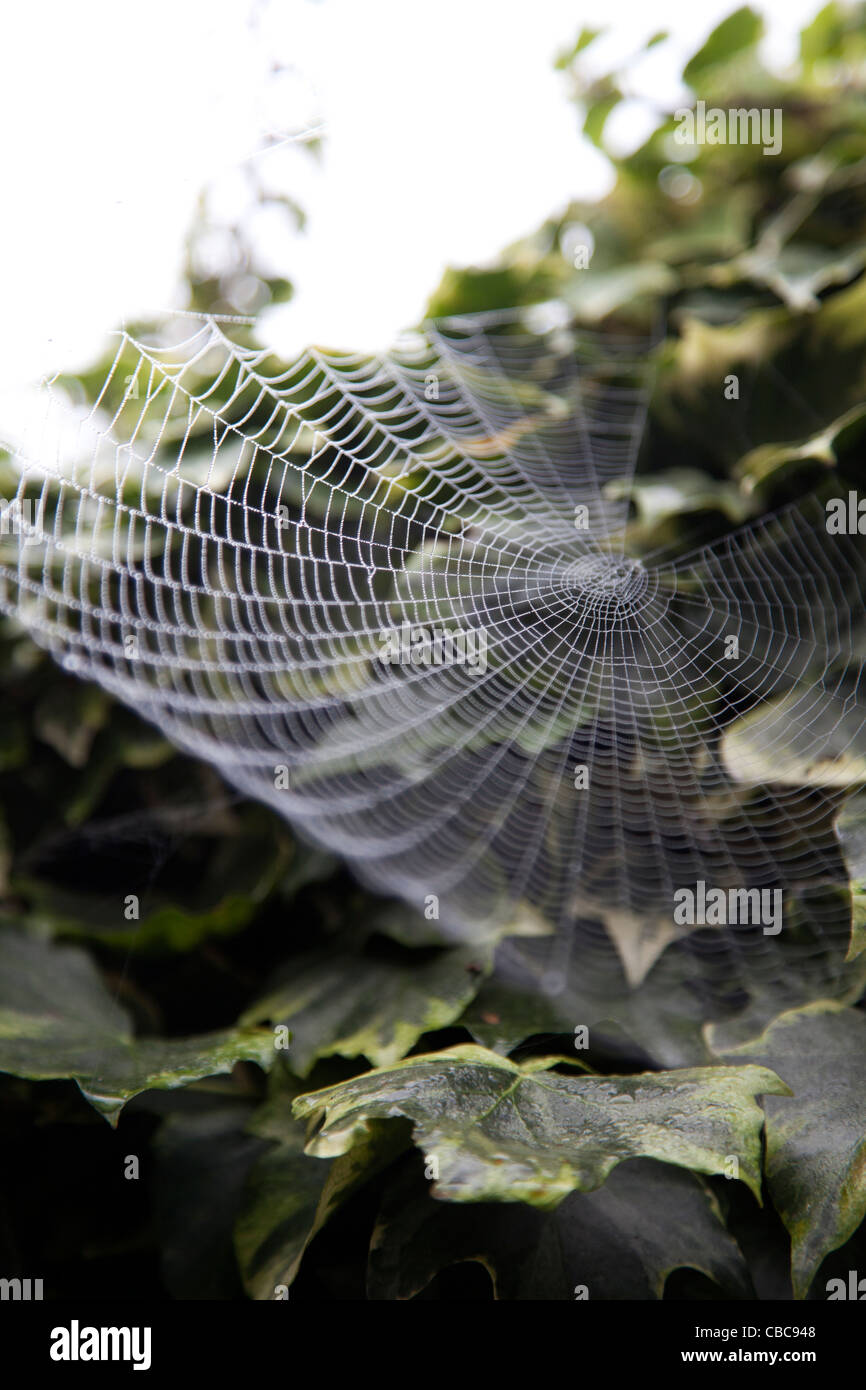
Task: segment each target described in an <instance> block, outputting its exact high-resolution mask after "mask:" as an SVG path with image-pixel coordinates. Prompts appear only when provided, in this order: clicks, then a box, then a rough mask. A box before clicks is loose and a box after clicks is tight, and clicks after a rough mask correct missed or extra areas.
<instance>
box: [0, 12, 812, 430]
mask: <svg viewBox="0 0 866 1390" xmlns="http://www.w3.org/2000/svg"><path fill="white" fill-rule="evenodd" d="M734 7H735V3H734V0H704V3H702V4H695V3H694V0H656V2H655V3H654V4H653V5H651V6H648V5H646V4H645V3H640V0H593V2H592V3H581V0H576V2H575V0H533V3H532V4H531V5H526V4H510V3H508V2H507V0H437V3H436V4H435V5H430V4H428V3H426V2H425V3H422V2H421V0H318V2H317V0H270V2H269V0H147V4H144V5H141V4H137V5H133V4H131V3H127V2H125V0H75V3H69V0H28V2H27V3H26V4H24V3H20V4H17V5H15V6H14V7H10V9H9V10H8V11H7V13H6V15H5V16H4V26H3V28H4V35H3V39H4V41H3V45H2V51H0V132H2V134H0V141H2V148H3V161H2V167H3V190H4V201H5V207H4V217H3V231H2V237H3V256H2V259H0V267H2V269H0V276H2V286H0V290H2V298H0V302H2V305H3V325H2V330H0V383H2V387H0V389H2V394H3V395H4V396H6V397H7V399H8V393H9V391H10V389H12V388H14V387H16V386H17V385H18V384H19V383H22V384H23V383H24V382H26V381H28V380H32V379H34V378H38V377H39V376H41V375H43V374H49V375H50V374H52V373H54V372H55V371H58V370H62V369H64V368H75V367H80V366H83V365H86V363H87V362H88V360H90V359H91V358H92V357H93V355H94V354H95V353H96V352H97V351H99V349H100V347H101V346H102V345H103V344H104V338H105V334H106V333H107V332H108V331H109V330H111V329H112V328H115V327H116V326H117V325H118V324H119V323H121V322H122V321H123V320H124V319H126V318H135V317H136V316H143V315H148V314H152V313H154V312H156V311H158V310H162V309H168V308H171V307H174V306H177V305H178V304H179V303H180V302H181V299H180V293H179V282H180V267H181V261H182V256H183V251H184V240H185V237H186V234H187V231H188V229H189V226H190V223H191V221H192V219H193V216H194V214H195V209H196V204H197V200H198V198H199V196H200V195H201V194H202V192H203V191H207V192H208V198H209V202H208V208H209V214H210V217H211V220H212V221H214V223H215V224H216V225H217V226H218V225H219V222H220V220H221V219H222V220H224V221H230V220H231V219H232V217H233V216H234V215H236V214H237V212H238V211H239V210H240V209H241V208H242V207H243V202H244V197H245V188H246V183H245V175H244V170H245V168H246V167H247V166H248V163H249V161H252V162H253V164H254V167H255V170H256V174H257V177H259V178H260V179H261V180H263V181H264V182H265V183H266V184H267V185H268V186H270V187H273V188H276V189H284V190H285V191H286V192H288V193H291V194H292V195H293V196H296V197H297V199H298V201H299V202H300V203H301V204H302V205H303V207H304V208H305V209H306V211H307V213H308V217H309V221H308V226H307V230H306V232H305V233H304V234H303V235H297V234H291V235H289V234H287V233H286V231H285V230H284V228H283V227H282V226H281V225H278V223H277V222H276V221H275V220H274V219H273V218H271V219H270V220H269V219H267V218H263V219H262V221H261V225H260V226H258V227H257V228H256V229H255V236H256V238H257V244H260V245H261V246H262V248H263V252H264V254H266V255H267V257H268V260H269V262H270V263H271V266H272V269H273V270H274V271H279V272H280V273H282V274H284V275H285V276H286V277H287V278H289V279H291V280H292V281H294V282H295V284H296V286H297V295H296V297H295V299H294V300H293V301H292V302H291V304H289V305H287V306H285V308H282V309H280V310H279V311H278V312H275V313H273V314H272V315H271V316H270V319H269V321H268V323H267V327H266V331H267V333H268V334H269V335H270V336H271V338H272V340H273V341H274V343H275V345H276V346H278V347H280V348H281V349H282V350H284V351H288V350H291V349H293V348H299V347H301V346H302V345H303V344H304V343H305V342H319V343H325V344H328V345H330V346H346V347H380V346H383V345H385V343H386V342H388V341H389V340H390V339H392V338H393V337H394V335H395V334H396V333H397V332H398V330H399V329H400V328H401V327H403V326H405V325H406V324H409V323H411V322H413V321H414V320H416V319H417V318H418V317H419V315H420V313H421V311H422V309H423V307H424V304H425V301H426V299H427V298H428V296H429V294H430V292H431V291H432V289H433V288H434V287H435V286H436V284H437V282H438V280H439V278H440V276H441V274H442V271H443V269H444V268H445V267H446V266H447V265H448V264H467V263H483V262H485V261H488V260H490V259H491V258H493V257H494V256H495V254H496V252H497V251H498V250H499V249H500V248H501V247H502V246H503V245H505V244H507V243H508V242H509V241H512V240H514V239H515V238H516V237H518V236H520V235H522V234H524V233H527V232H529V231H531V230H532V229H533V228H535V227H536V226H537V225H538V224H539V223H540V222H541V221H542V219H543V218H544V217H545V216H547V215H548V214H549V213H550V212H552V211H553V210H555V209H556V208H558V207H560V206H562V205H563V204H564V203H565V202H567V200H568V199H570V198H572V197H575V196H578V197H591V196H598V195H600V194H602V193H603V192H604V191H605V190H606V188H607V187H608V184H609V178H610V175H609V170H608V167H607V164H606V161H605V160H604V159H603V157H602V156H601V155H599V154H598V153H597V152H596V151H595V150H594V149H593V148H592V147H591V146H590V145H589V144H588V143H587V142H586V141H585V140H584V139H583V138H582V137H581V136H580V134H579V131H578V122H577V117H576V113H575V110H574V107H573V106H572V105H571V103H570V101H569V100H568V82H567V79H566V78H565V77H564V75H562V74H560V73H557V72H555V71H554V68H553V58H554V56H555V54H556V53H557V52H558V51H559V50H560V49H561V48H563V47H564V46H566V45H567V44H569V43H570V42H572V41H573V40H574V38H575V37H576V35H577V33H578V31H579V30H580V29H581V28H582V27H583V26H584V25H586V26H591V27H595V28H599V27H605V28H606V29H607V30H608V31H609V32H608V33H607V35H606V36H605V38H604V39H602V40H599V41H598V44H599V46H598V50H597V54H596V51H595V49H593V51H592V52H593V61H594V62H596V63H597V64H598V66H599V68H600V69H601V70H603V68H604V60H605V58H606V57H608V56H611V55H614V56H616V57H618V58H622V57H625V56H627V55H628V54H629V53H632V52H635V51H636V50H637V49H638V48H639V47H640V45H641V43H642V41H643V40H644V39H645V38H646V37H648V36H649V35H650V34H652V33H654V32H656V31H657V30H659V29H662V28H667V29H670V30H671V31H672V34H673V37H672V41H671V42H670V43H668V44H665V45H662V46H660V47H659V48H657V49H654V50H652V51H651V53H650V54H649V55H647V57H646V59H645V60H644V62H643V64H642V67H641V69H640V70H639V71H638V72H636V73H635V76H634V84H635V89H636V93H637V95H638V96H644V97H646V98H648V99H650V100H651V101H652V100H654V101H656V102H657V103H659V105H668V106H669V105H670V104H672V103H675V102H676V100H677V98H678V97H679V96H680V95H681V93H680V89H679V88H678V85H677V73H678V71H679V69H680V68H681V66H682V62H683V60H684V58H685V57H686V56H688V54H689V53H690V52H692V51H693V50H694V48H695V46H696V44H697V43H698V42H699V41H700V40H701V39H702V38H704V37H705V36H706V34H707V33H709V31H710V30H711V29H712V28H713V27H714V26H715V24H716V23H717V22H718V21H719V19H721V18H723V17H724V16H725V15H726V14H728V13H729V12H730V11H731V10H732V9H733V8H734ZM818 7H819V5H818V0H768V3H765V4H760V3H759V4H757V5H756V8H758V9H759V10H761V11H762V12H763V13H764V15H765V17H766V19H767V22H768V29H769V39H768V46H769V50H770V56H771V57H772V58H773V60H774V61H776V62H779V63H784V62H785V61H786V60H788V59H790V57H791V56H792V55H793V52H794V45H795V38H796V33H797V30H798V28H799V27H800V25H802V23H803V22H804V21H805V20H806V19H808V18H809V17H810V16H811V15H812V14H814V13H815V11H816V10H817V8H818ZM602 45H603V46H602ZM643 119H644V117H643V116H642V112H641V108H640V105H639V104H635V105H633V106H630V107H629V108H627V109H626V110H624V111H623V112H622V114H621V115H618V116H617V118H616V121H617V123H618V126H619V137H620V138H621V139H622V140H623V141H628V140H633V141H635V140H636V137H637V135H639V134H640V133H641V131H642V129H643V126H642V120H643ZM319 126H321V132H322V135H323V139H324V144H323V150H322V157H321V160H320V161H319V162H318V163H316V162H314V161H313V160H312V159H311V157H310V155H309V152H308V151H305V150H304V149H303V148H301V146H300V145H299V143H298V142H297V139H296V138H295V137H297V135H298V132H300V131H303V130H304V129H306V128H310V127H314V128H318V127H319ZM612 129H613V130H614V132H616V125H614V126H612ZM269 142H270V143H269ZM0 426H2V422H0Z"/></svg>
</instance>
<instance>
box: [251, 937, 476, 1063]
mask: <svg viewBox="0 0 866 1390" xmlns="http://www.w3.org/2000/svg"><path fill="white" fill-rule="evenodd" d="M406 915H408V914H406ZM491 963H492V947H491V946H490V945H484V944H479V945H477V946H472V947H469V946H457V947H452V948H447V947H445V948H438V947H432V948H429V949H420V950H419V949H417V948H408V947H403V946H399V945H397V943H396V942H382V941H380V940H376V941H373V942H370V943H367V944H366V945H365V946H364V947H362V948H361V949H356V950H354V951H352V950H348V949H344V950H342V951H337V952H336V953H335V951H334V950H333V949H331V950H328V951H323V952H321V953H320V954H313V955H311V956H305V957H303V958H302V960H301V961H300V962H299V963H298V964H297V965H296V964H294V963H289V965H288V966H287V967H286V969H287V971H289V972H290V977H289V978H288V979H287V980H286V982H285V983H284V984H282V985H279V986H277V987H276V988H275V989H274V990H272V991H271V992H270V993H269V994H268V995H267V996H266V997H265V998H263V999H261V1000H259V1001H257V1002H256V1003H255V1004H254V1005H252V1007H251V1008H249V1009H247V1011H246V1013H245V1014H244V1015H243V1016H242V1018H241V1020H240V1022H241V1023H242V1024H255V1023H261V1022H263V1021H264V1020H266V1019H268V1020H271V1021H272V1022H274V1023H278V1022H284V1023H289V1024H291V1030H292V1046H291V1052H290V1054H289V1061H290V1063H291V1067H292V1070H293V1071H294V1072H295V1073H296V1074H297V1075H298V1076H307V1075H308V1074H309V1072H310V1071H311V1069H312V1067H313V1066H314V1064H315V1063H316V1061H318V1060H319V1059H320V1058H322V1057H332V1056H335V1055H339V1056H342V1057H366V1058H368V1060H369V1061H370V1062H372V1063H373V1065H374V1066H377V1067H386V1066H390V1065H391V1063H393V1062H397V1061H399V1059H400V1058H401V1057H404V1056H405V1055H406V1053H407V1052H408V1051H409V1050H410V1049H411V1048H412V1047H414V1045H415V1043H416V1042H417V1041H418V1039H419V1038H420V1037H421V1035H422V1033H428V1032H431V1031H433V1030H435V1029H437V1028H447V1027H448V1025H449V1024H451V1023H454V1022H455V1020H456V1019H458V1018H459V1016H460V1014H461V1013H462V1012H463V1010H464V1009H465V1008H466V1006H467V1005H468V1004H469V1003H470V1002H471V1000H472V999H473V998H474V996H475V995H476V994H477V992H478V988H479V985H480V984H481V980H482V979H483V977H484V975H485V974H486V972H487V971H488V970H489V968H490V965H491Z"/></svg>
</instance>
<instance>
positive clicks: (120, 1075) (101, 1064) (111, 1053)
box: [0, 931, 274, 1125]
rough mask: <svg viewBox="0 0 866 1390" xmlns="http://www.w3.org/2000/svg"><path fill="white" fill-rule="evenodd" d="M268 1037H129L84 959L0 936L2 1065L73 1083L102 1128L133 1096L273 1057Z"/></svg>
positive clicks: (229, 1032)
mask: <svg viewBox="0 0 866 1390" xmlns="http://www.w3.org/2000/svg"><path fill="white" fill-rule="evenodd" d="M273 1057H274V1039H273V1033H272V1032H270V1030H266V1029H252V1028H228V1029H225V1030H223V1031H222V1032H218V1033H205V1034H201V1035H200V1036H198V1037H189V1038H133V1036H132V1030H131V1027H130V1022H129V1018H128V1016H127V1013H126V1011H125V1010H124V1009H122V1008H121V1007H120V1005H119V1004H117V1003H115V1001H114V1000H113V999H112V998H111V995H110V994H109V993H108V990H107V989H106V988H105V985H104V984H103V982H102V979H101V977H100V975H99V972H98V971H97V969H96V967H95V966H94V964H93V962H92V961H91V960H90V958H89V956H87V955H86V953H85V952H84V951H82V950H80V949H79V948H78V947H76V946H55V945H53V944H52V943H50V942H46V941H40V940H36V939H33V938H31V937H28V936H25V935H23V934H20V933H18V932H14V931H3V932H0V1071H6V1072H10V1073H11V1074H12V1075H13V1076H24V1077H27V1078H29V1079H30V1080H32V1081H54V1080H61V1079H71V1080H74V1081H76V1082H77V1083H78V1085H79V1087H80V1089H81V1091H82V1093H83V1095H84V1096H85V1097H86V1099H87V1100H89V1101H90V1103H91V1105H93V1106H94V1107H95V1108H96V1109H97V1110H98V1111H99V1112H100V1114H102V1115H104V1116H105V1118H106V1119H107V1120H108V1122H109V1124H111V1125H116V1124H117V1121H118V1118H119V1116H120V1112H121V1110H122V1109H123V1107H124V1105H125V1104H126V1102H127V1101H128V1100H130V1099H131V1097H132V1096H134V1095H138V1093H139V1092H140V1091H147V1090H151V1089H152V1088H157V1089H160V1090H164V1089H172V1088H173V1087H176V1086H185V1085H186V1084H187V1083H188V1082H190V1081H197V1080H199V1079H200V1078H201V1077H203V1076H214V1075H217V1074H218V1073H220V1072H227V1071H231V1069H232V1067H233V1066H234V1065H235V1063H236V1062H240V1061H250V1062H258V1063H259V1065H260V1066H262V1067H267V1066H269V1065H270V1063H271V1062H272V1061H273Z"/></svg>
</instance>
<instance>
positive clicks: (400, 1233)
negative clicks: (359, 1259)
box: [368, 1158, 754, 1300]
mask: <svg viewBox="0 0 866 1390" xmlns="http://www.w3.org/2000/svg"><path fill="white" fill-rule="evenodd" d="M463 1260H478V1261H479V1262H480V1263H481V1264H483V1265H484V1266H485V1268H487V1269H488V1270H489V1271H490V1274H491V1277H492V1279H493V1283H494V1287H495V1290H496V1297H497V1298H498V1299H505V1300H514V1299H537V1300H541V1299H545V1300H551V1299H574V1298H575V1297H576V1296H577V1292H578V1291H579V1290H580V1289H581V1288H582V1287H583V1288H585V1289H586V1290H587V1292H588V1295H589V1297H590V1298H591V1299H658V1298H661V1297H662V1294H663V1292H664V1285H665V1280H666V1279H667V1277H668V1275H669V1274H670V1273H671V1272H672V1271H673V1270H674V1269H679V1268H682V1267H683V1266H688V1267H690V1268H692V1269H697V1270H699V1271H700V1272H701V1273H702V1274H705V1275H706V1276H707V1277H708V1278H709V1279H713V1280H714V1281H715V1282H716V1283H717V1284H719V1285H720V1286H721V1287H722V1288H724V1289H726V1290H727V1291H728V1292H729V1293H731V1294H732V1295H733V1296H734V1297H738V1298H750V1297H753V1296H754V1294H753V1290H752V1288H751V1283H750V1280H749V1276H748V1272H747V1270H746V1266H745V1261H744V1260H743V1256H742V1254H741V1253H740V1250H739V1248H738V1246H737V1243H736V1241H735V1240H734V1239H733V1237H732V1236H731V1235H729V1234H728V1232H727V1230H726V1229H725V1225H724V1222H723V1220H722V1217H721V1213H720V1211H719V1206H718V1202H717V1201H716V1198H715V1197H714V1195H713V1194H712V1192H711V1191H710V1189H709V1187H708V1186H707V1184H706V1183H705V1182H704V1181H703V1180H702V1179H700V1178H697V1177H695V1175H694V1174H693V1173H688V1172H686V1171H685V1170H684V1169H682V1168H674V1167H672V1166H671V1165H670V1164H667V1163H658V1162H656V1161H655V1160H654V1159H648V1158H638V1159H632V1160H630V1161H629V1162H627V1163H623V1164H621V1165H620V1166H619V1167H618V1168H616V1169H615V1170H614V1171H613V1172H612V1173H611V1175H610V1177H609V1178H608V1179H607V1182H606V1183H605V1184H604V1186H603V1187H600V1188H599V1189H598V1190H597V1191H596V1192H571V1193H569V1195H568V1196H567V1197H565V1198H564V1199H563V1201H562V1202H561V1203H560V1205H559V1206H558V1207H557V1208H556V1210H555V1211H552V1212H541V1211H537V1210H535V1209H534V1208H532V1207H527V1206H523V1205H518V1204H515V1205H512V1206H510V1207H509V1208H508V1209H506V1210H503V1208H502V1206H501V1205H498V1204H494V1203H489V1202H479V1203H472V1204H466V1205H461V1206H453V1205H451V1204H449V1203H445V1202H436V1201H434V1200H433V1198H432V1197H431V1196H430V1194H429V1191H428V1190H426V1188H425V1187H422V1186H420V1184H419V1180H418V1177H417V1174H416V1173H415V1172H414V1171H412V1170H410V1169H409V1168H406V1169H405V1170H404V1171H403V1172H402V1173H400V1174H399V1176H398V1177H397V1178H396V1179H395V1180H389V1183H388V1187H387V1189H386V1192H385V1195H384V1198H383V1202H382V1206H381V1208H380V1211H379V1216H378V1219H377V1222H376V1228H375V1230H374V1232H373V1238H372V1240H371V1242H370V1258H369V1264H368V1295H369V1297H370V1298H374V1299H407V1298H412V1297H414V1296H415V1295H416V1294H418V1293H420V1292H421V1290H422V1289H424V1288H425V1287H426V1286H427V1284H429V1283H430V1281H431V1279H433V1278H434V1277H435V1276H436V1274H438V1273H439V1271H440V1270H441V1269H443V1268H445V1267H446V1266H447V1265H450V1264H454V1263H455V1262H459V1261H463Z"/></svg>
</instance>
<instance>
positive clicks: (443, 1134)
mask: <svg viewBox="0 0 866 1390" xmlns="http://www.w3.org/2000/svg"><path fill="white" fill-rule="evenodd" d="M561 1063H562V1059H561V1058H551V1057H543V1058H540V1059H539V1058H535V1059H533V1060H531V1061H529V1062H526V1063H524V1064H523V1065H519V1064H518V1063H516V1062H512V1061H510V1060H509V1059H507V1058H504V1057H500V1056H498V1055H497V1054H496V1053H494V1052H488V1051H487V1050H486V1049H485V1048H481V1047H475V1046H473V1045H466V1046H460V1047H452V1048H449V1049H448V1050H446V1051H444V1052H439V1053H430V1054H427V1055H423V1056H419V1057H411V1058H409V1059H408V1060H407V1061H404V1062H402V1063H401V1064H400V1065H399V1066H397V1067H394V1068H392V1069H382V1070H378V1071H373V1072H368V1073H367V1074H366V1075H364V1076H359V1077H355V1078H353V1079H352V1080H350V1081H345V1082H343V1083H341V1084H340V1085H337V1086H330V1087H327V1088H325V1089H324V1090H322V1091H316V1092H313V1093H312V1094H310V1095H304V1096H299V1097H298V1099H297V1100H296V1101H295V1106H294V1109H295V1113H296V1114H297V1115H298V1116H300V1117H301V1118H315V1119H316V1120H321V1125H320V1127H319V1128H318V1129H317V1130H316V1132H315V1133H314V1134H313V1136H312V1137H311V1139H310V1141H309V1143H308V1145H307V1153H310V1154H313V1155H315V1156H317V1157H322V1158H329V1157H334V1156H337V1155H340V1154H345V1153H348V1152H349V1150H350V1149H351V1148H352V1145H353V1144H355V1143H356V1142H357V1141H358V1140H359V1139H362V1138H363V1137H364V1135H365V1134H367V1133H368V1132H369V1129H370V1124H371V1122H372V1121H376V1120H382V1119H392V1118H394V1117H396V1116H404V1117H405V1118H406V1119H409V1120H411V1121H412V1123H413V1126H414V1142H415V1144H416V1146H417V1147H418V1148H420V1149H421V1151H422V1152H423V1153H424V1154H425V1155H427V1156H428V1160H429V1159H434V1160H435V1167H436V1169H437V1170H438V1179H437V1182H436V1187H435V1192H436V1195H437V1196H439V1197H442V1198H444V1199H445V1200H448V1201H455V1202H477V1201H483V1200H488V1201H524V1202H529V1203H531V1204H532V1205H535V1206H540V1207H553V1206H556V1205H557V1203H558V1202H560V1201H561V1200H562V1198H563V1197H564V1196H565V1195H566V1194H567V1193H569V1192H573V1191H575V1190H578V1191H585V1192H586V1191H591V1190H592V1189H593V1188H596V1187H599V1186H601V1184H602V1183H603V1182H604V1180H605V1178H606V1177H607V1176H608V1174H609V1173H610V1172H611V1170H612V1169H613V1168H614V1167H615V1166H616V1165H617V1164H618V1163H621V1162H622V1161H623V1159H626V1158H638V1157H647V1158H659V1159H662V1160H663V1161H665V1162H668V1163H674V1164H678V1165H679V1166H681V1167H684V1168H691V1169H694V1170H695V1171H697V1172H703V1173H722V1172H725V1171H726V1170H727V1169H728V1168H729V1166H730V1159H731V1157H736V1158H737V1159H738V1163H739V1170H740V1175H741V1176H742V1178H743V1181H744V1182H746V1183H748V1185H749V1186H750V1187H751V1189H752V1191H753V1192H754V1193H755V1194H756V1196H758V1195H759V1193H760V1132H761V1124H762V1115H761V1110H760V1107H759V1106H758V1105H757V1103H756V1101H755V1096H756V1095H757V1094H759V1093H761V1092H770V1093H776V1094H778V1093H780V1091H781V1083H780V1082H779V1079H778V1077H776V1076H774V1075H773V1073H772V1072H770V1071H767V1070H765V1069H764V1068H759V1067H741V1068H736V1067H733V1068H729V1067H711V1068H693V1069H690V1070H683V1071H672V1072H656V1073H652V1072H645V1073H643V1074H641V1075H638V1076H614V1077H600V1076H582V1077H572V1076H562V1075H560V1074H559V1073H557V1072H554V1071H552V1070H551V1068H552V1067H554V1066H557V1065H561Z"/></svg>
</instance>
